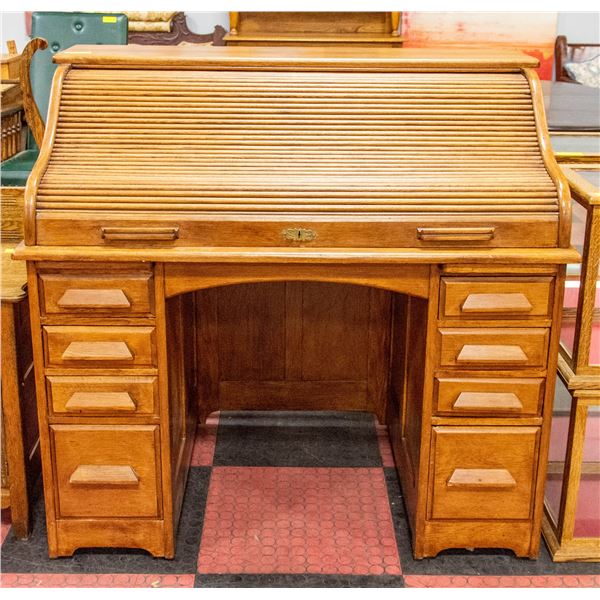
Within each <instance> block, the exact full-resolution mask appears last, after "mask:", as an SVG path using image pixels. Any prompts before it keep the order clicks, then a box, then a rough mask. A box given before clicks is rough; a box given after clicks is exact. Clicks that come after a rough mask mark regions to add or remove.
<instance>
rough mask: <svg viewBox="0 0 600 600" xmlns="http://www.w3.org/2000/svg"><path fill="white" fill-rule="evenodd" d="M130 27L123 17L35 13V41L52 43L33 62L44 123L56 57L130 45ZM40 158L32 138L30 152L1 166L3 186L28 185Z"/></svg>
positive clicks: (34, 85)
mask: <svg viewBox="0 0 600 600" xmlns="http://www.w3.org/2000/svg"><path fill="white" fill-rule="evenodd" d="M127 26H128V23H127V17H126V16H125V15H122V14H114V13H82V12H34V13H33V15H32V18H31V35H32V37H41V38H44V39H45V40H46V41H47V42H48V48H47V49H46V50H40V51H38V52H36V53H35V55H34V57H33V59H32V61H31V87H32V89H33V97H34V99H35V102H36V104H37V105H38V108H39V110H40V115H41V116H42V119H43V121H44V123H45V122H46V117H47V114H48V104H49V100H50V88H51V86H52V77H53V75H54V71H55V70H56V65H55V64H54V63H53V62H52V57H53V56H54V54H56V52H60V51H61V50H66V49H67V48H70V47H71V46H75V45H76V44H117V45H123V44H126V43H127ZM37 156H38V149H37V146H36V144H35V142H34V141H33V138H32V136H31V135H29V136H28V138H27V150H25V151H24V152H20V153H19V154H17V155H16V156H13V157H12V158H10V159H9V160H6V161H4V162H3V163H2V165H1V166H0V179H1V182H0V183H1V185H3V186H22V185H25V183H26V182H27V178H28V177H29V173H31V169H32V167H33V164H34V163H35V161H36V159H37Z"/></svg>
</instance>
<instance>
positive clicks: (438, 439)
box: [430, 427, 540, 519]
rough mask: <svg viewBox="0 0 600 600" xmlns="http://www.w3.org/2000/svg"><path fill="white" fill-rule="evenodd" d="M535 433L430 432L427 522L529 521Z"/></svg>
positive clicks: (504, 430) (533, 429)
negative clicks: (430, 483) (431, 459)
mask: <svg viewBox="0 0 600 600" xmlns="http://www.w3.org/2000/svg"><path fill="white" fill-rule="evenodd" d="M539 435H540V428H539V427H434V428H433V443H434V460H435V463H434V466H433V469H434V472H433V498H432V502H431V507H430V515H431V518H432V519H529V518H530V517H531V511H532V502H533V489H534V487H535V478H536V465H537V454H538V445H539Z"/></svg>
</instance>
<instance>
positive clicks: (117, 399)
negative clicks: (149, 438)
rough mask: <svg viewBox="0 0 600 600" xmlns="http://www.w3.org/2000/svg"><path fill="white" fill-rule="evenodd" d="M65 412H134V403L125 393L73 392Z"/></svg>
mask: <svg viewBox="0 0 600 600" xmlns="http://www.w3.org/2000/svg"><path fill="white" fill-rule="evenodd" d="M65 408H66V409H67V410H80V411H99V410H100V411H102V410H114V411H123V412H133V411H135V402H134V401H133V398H132V397H131V396H130V395H129V394H128V393H127V392H75V393H74V394H73V395H72V396H71V397H70V398H69V400H68V401H67V403H66V404H65Z"/></svg>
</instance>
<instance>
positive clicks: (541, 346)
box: [439, 328, 549, 370]
mask: <svg viewBox="0 0 600 600" xmlns="http://www.w3.org/2000/svg"><path fill="white" fill-rule="evenodd" d="M439 333H440V336H441V350H440V365H441V366H442V367H461V368H469V369H470V368H486V369H492V370H493V369H519V368H527V367H531V368H535V367H538V368H543V367H545V366H546V358H547V354H548V333H549V330H548V329H542V328H539V329H533V328H531V329H500V328H499V329H481V328H478V329H469V328H466V329H440V330H439Z"/></svg>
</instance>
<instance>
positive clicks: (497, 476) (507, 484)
mask: <svg viewBox="0 0 600 600" xmlns="http://www.w3.org/2000/svg"><path fill="white" fill-rule="evenodd" d="M447 486H448V487H449V488H457V489H471V490H482V489H492V490H496V489H499V490H502V489H512V488H514V487H516V486H517V482H516V481H515V479H514V477H513V476H512V475H511V474H510V472H509V471H507V470H506V469H454V472H453V473H452V475H451V476H450V479H449V480H448V483H447Z"/></svg>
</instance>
